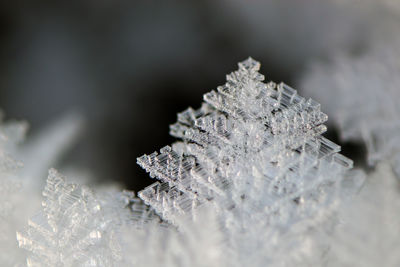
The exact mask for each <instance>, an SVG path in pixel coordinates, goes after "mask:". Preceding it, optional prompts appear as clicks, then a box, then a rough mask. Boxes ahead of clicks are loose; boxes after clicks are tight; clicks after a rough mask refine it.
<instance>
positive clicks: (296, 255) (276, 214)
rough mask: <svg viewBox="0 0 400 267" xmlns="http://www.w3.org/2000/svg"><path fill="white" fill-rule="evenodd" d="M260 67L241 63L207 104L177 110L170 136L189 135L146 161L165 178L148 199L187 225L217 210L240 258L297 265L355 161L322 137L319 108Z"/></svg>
mask: <svg viewBox="0 0 400 267" xmlns="http://www.w3.org/2000/svg"><path fill="white" fill-rule="evenodd" d="M259 68H260V64H259V63H258V62H257V61H255V60H253V59H251V58H249V59H247V60H246V61H243V62H241V63H239V69H238V70H237V71H235V72H233V73H231V74H229V75H228V76H227V83H226V84H225V85H223V86H220V87H218V88H217V91H211V92H210V93H207V94H205V95H204V101H205V103H203V105H202V106H201V108H200V109H198V110H194V109H192V108H189V109H187V110H186V111H184V112H182V113H180V114H178V122H177V123H175V124H173V125H172V126H171V128H170V130H171V131H170V133H171V135H173V136H175V137H177V138H180V139H182V141H180V142H176V143H174V144H173V145H172V146H166V147H164V148H162V149H161V150H160V152H159V153H157V152H154V153H152V154H150V155H143V156H141V157H140V158H138V164H139V165H141V166H142V167H143V168H144V169H146V170H147V171H148V172H149V173H150V175H151V176H152V177H157V178H158V179H160V180H161V182H156V183H154V184H153V185H151V186H149V187H147V188H146V189H144V190H142V191H141V192H139V196H140V197H141V198H142V199H143V200H144V201H145V202H146V203H147V204H149V205H151V206H152V207H153V208H154V209H155V210H156V211H157V212H158V213H159V214H160V215H161V217H162V218H164V219H166V220H168V221H170V222H172V223H173V224H175V225H177V226H178V227H182V224H181V223H180V221H182V218H187V219H188V218H189V219H190V218H194V219H196V218H197V216H199V215H198V214H197V212H198V210H199V208H200V207H204V208H205V209H210V210H212V211H213V212H214V213H215V214H216V217H217V221H218V222H219V225H220V230H221V232H222V235H223V236H224V240H225V246H226V252H225V253H228V254H229V255H231V256H230V259H231V260H232V262H231V263H232V264H237V265H239V266H243V265H251V266H265V265H268V264H271V265H274V266H279V265H280V264H281V265H284V264H290V263H291V264H294V263H295V262H299V261H304V257H307V256H308V255H307V254H312V252H311V249H310V247H307V248H308V249H305V248H304V238H303V237H304V235H302V234H304V233H305V231H308V230H309V229H310V228H313V227H314V228H315V227H317V225H319V224H321V223H322V221H323V220H325V219H326V218H327V217H329V216H328V215H329V213H330V212H331V211H332V210H333V207H334V206H335V205H336V200H337V194H338V192H340V190H338V189H339V188H341V186H342V185H343V183H342V182H343V181H344V177H345V176H344V174H345V173H346V171H347V170H348V169H349V168H351V167H352V161H351V160H349V159H347V158H346V157H344V156H342V155H341V154H339V153H338V152H339V151H340V147H339V146H338V145H336V144H334V143H332V142H331V141H329V140H328V139H326V138H324V137H323V136H321V134H322V133H324V132H325V131H326V127H325V126H324V125H323V123H324V122H325V121H326V120H327V116H326V115H325V114H324V113H322V112H321V111H320V105H319V104H318V103H316V102H315V101H313V100H312V99H308V100H306V99H304V98H303V97H301V96H299V95H298V94H297V92H296V90H294V89H292V88H290V87H289V86H287V85H286V84H284V83H281V84H278V85H277V84H275V83H273V82H269V83H264V82H263V80H264V76H263V75H262V74H260V73H259V72H258V70H259ZM203 220H206V218H203ZM267 240H268V241H267ZM282 240H286V241H283V242H282ZM311 246H312V245H311ZM289 250H290V251H291V256H293V258H292V259H289V258H290V257H287V258H286V259H285V260H283V259H282V255H284V254H285V252H288V251H289ZM239 252H240V253H239ZM285 255H286V254H285ZM309 256H311V255H309ZM313 256H315V255H313ZM311 257H312V256H311Z"/></svg>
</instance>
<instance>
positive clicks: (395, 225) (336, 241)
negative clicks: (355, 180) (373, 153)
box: [325, 162, 400, 267]
mask: <svg viewBox="0 0 400 267" xmlns="http://www.w3.org/2000/svg"><path fill="white" fill-rule="evenodd" d="M399 186H400V184H399V180H398V179H397V178H396V175H395V174H394V173H393V170H392V169H391V167H390V165H389V164H387V163H385V162H381V163H379V164H378V165H377V167H376V170H375V171H374V172H372V173H371V174H370V175H369V177H368V178H367V181H366V183H365V185H364V187H363V188H362V190H361V192H360V194H359V196H358V197H357V198H354V199H353V201H352V203H351V204H350V205H343V206H341V207H340V209H339V210H340V217H341V220H342V223H341V225H340V226H338V227H337V229H336V231H335V232H334V234H333V236H332V237H331V239H332V240H331V245H330V249H329V251H328V253H327V257H326V259H325V262H326V263H327V266H343V267H350V266H351V267H361V266H362V267H369V266H371V267H372V266H388V267H395V266H399V265H400V255H399V253H398V251H399V247H400V244H399V238H400V232H399V225H400V216H399V215H398V211H399V209H400V191H399V189H400V187H399Z"/></svg>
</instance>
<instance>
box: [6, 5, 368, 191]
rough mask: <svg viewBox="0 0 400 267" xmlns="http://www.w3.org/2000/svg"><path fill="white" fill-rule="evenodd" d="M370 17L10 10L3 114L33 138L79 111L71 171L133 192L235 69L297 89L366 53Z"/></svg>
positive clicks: (342, 10) (252, 8) (167, 9)
mask: <svg viewBox="0 0 400 267" xmlns="http://www.w3.org/2000/svg"><path fill="white" fill-rule="evenodd" d="M367 16H368V11H366V10H360V9H359V8H356V9H355V8H349V6H343V5H342V4H337V3H336V1H331V0H329V1H320V0H299V1H290V0H273V1H259V0H258V1H256V0H255V1H239V0H223V1H214V0H202V1H194V0H192V1H189V0H186V1H171V0H164V1H152V0H145V1H132V0H131V1H124V0H113V1H111V0H96V1H95V0H92V1H90V0H70V1H65V2H62V1H50V0H48V1H45V0H36V1H28V0H25V1H24V0H22V1H2V2H1V3H0V59H1V60H0V107H1V108H2V109H3V110H4V111H5V113H6V115H7V118H16V119H26V120H27V121H29V123H30V124H31V132H32V133H35V132H36V131H38V130H39V129H40V128H41V127H43V126H44V125H46V123H48V122H50V121H52V120H56V119H57V117H59V116H61V115H62V114H64V113H66V112H68V111H71V110H77V111H78V112H80V113H82V114H83V115H84V117H86V124H85V125H86V126H85V132H84V134H83V135H82V136H81V139H80V140H79V142H78V144H77V145H76V146H75V147H74V148H73V149H71V151H70V152H69V153H68V155H67V157H66V158H65V161H64V162H67V163H68V164H71V165H73V166H76V167H77V168H84V169H89V170H90V171H91V172H92V174H93V176H94V177H96V179H98V181H99V182H101V181H110V180H113V181H120V182H122V183H124V184H125V185H126V186H127V187H128V188H130V189H134V190H136V191H137V190H140V189H142V188H143V187H144V186H145V185H147V184H149V183H151V182H152V181H151V179H150V178H148V175H147V174H146V173H145V172H144V171H143V170H141V169H140V168H139V167H138V166H137V165H136V157H138V156H140V155H142V154H144V153H151V152H153V151H155V150H158V149H159V148H161V147H162V146H164V145H167V144H170V143H172V142H173V141H174V140H173V139H172V138H171V137H170V136H169V134H168V131H169V129H168V126H169V124H172V123H174V122H175V120H176V113H177V112H180V111H182V110H184V109H186V108H187V107H188V106H192V107H194V108H197V107H199V106H200V104H201V101H202V95H203V94H204V93H206V92H208V91H210V90H212V89H215V88H216V87H217V86H218V85H221V84H223V83H224V81H225V74H227V73H229V72H231V71H233V70H235V69H236V68H237V65H236V64H237V62H238V61H241V60H244V59H245V58H247V57H248V56H252V57H253V58H255V59H257V60H259V61H261V62H262V73H263V74H265V75H266V77H267V79H268V80H269V79H272V80H274V81H277V82H279V81H285V82H286V83H287V84H289V85H291V86H293V87H296V81H297V80H298V78H299V77H300V76H301V75H302V73H303V72H304V71H305V70H306V69H307V66H308V64H310V62H313V61H315V60H329V57H330V55H332V54H333V53H335V51H338V50H340V51H348V52H349V53H358V52H359V51H362V49H363V47H364V46H365V45H364V44H365V38H366V36H367V35H368V28H369V25H368V20H366V19H365V18H366V17H367ZM298 89H299V91H300V92H301V88H298ZM330 135H331V136H332V137H333V138H335V136H337V133H335V132H334V131H332V132H331V133H330ZM336 141H337V142H339V140H337V138H336ZM345 145H346V144H345ZM345 148H346V147H345ZM360 149H361V148H360V147H358V146H354V147H352V145H350V148H348V149H347V151H345V154H346V153H347V154H350V155H352V153H353V154H357V153H360ZM345 150H346V149H345Z"/></svg>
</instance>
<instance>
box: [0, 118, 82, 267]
mask: <svg viewBox="0 0 400 267" xmlns="http://www.w3.org/2000/svg"><path fill="white" fill-rule="evenodd" d="M68 118H69V119H60V120H58V121H57V123H56V125H55V126H56V127H53V128H57V129H58V132H57V131H56V130H55V129H53V130H48V131H47V130H46V131H45V133H43V132H42V133H40V134H39V135H38V138H33V139H32V140H31V141H30V142H28V143H27V144H28V145H27V144H26V143H25V142H22V141H24V139H25V133H26V130H27V123H25V122H16V121H11V122H2V123H1V124H0V193H1V194H0V218H1V223H0V248H1V251H2V253H0V266H17V265H19V264H22V263H23V262H24V261H25V258H26V255H25V254H26V253H25V252H24V251H23V250H20V249H18V243H17V241H16V239H15V232H16V230H17V229H20V228H22V227H23V225H25V222H26V220H27V219H28V218H29V217H30V216H31V215H32V214H33V212H34V210H35V209H37V208H38V205H40V198H39V196H38V195H37V193H38V192H39V191H38V190H37V187H38V185H39V186H40V184H41V180H42V179H41V176H40V175H39V173H40V172H42V171H43V170H44V169H47V168H49V164H50V163H55V162H56V160H57V159H58V158H59V157H60V155H61V154H62V152H63V150H65V147H67V146H68V145H69V144H70V143H71V141H72V140H73V139H74V137H75V136H76V133H77V131H78V128H79V124H77V120H75V119H72V117H68ZM75 118H76V116H75ZM68 129H69V131H68ZM60 130H62V133H61V132H60ZM51 136H53V138H49V137H51ZM43 154H46V155H43ZM17 159H18V160H17ZM27 199H29V201H27Z"/></svg>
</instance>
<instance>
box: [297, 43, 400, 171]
mask: <svg viewBox="0 0 400 267" xmlns="http://www.w3.org/2000/svg"><path fill="white" fill-rule="evenodd" d="M399 44H400V39H396V40H395V41H394V42H389V43H386V42H385V43H383V42H375V45H374V46H373V48H372V49H371V51H369V53H367V54H363V55H361V56H360V57H358V58H351V57H347V56H344V55H341V56H336V57H335V59H334V63H333V64H332V65H325V64H321V63H316V64H315V65H314V66H313V68H311V70H310V72H309V73H308V75H306V77H305V78H304V79H303V81H302V84H303V87H304V90H305V91H304V93H305V94H307V95H310V96H312V97H314V98H316V99H318V100H319V101H321V103H323V106H324V109H325V110H326V111H327V113H328V114H330V116H331V117H332V121H333V122H334V123H335V124H336V125H337V127H338V128H339V130H340V134H341V137H342V139H343V140H352V141H356V142H359V141H360V140H362V141H363V142H364V143H365V144H366V146H367V150H368V163H369V164H370V165H375V164H376V163H377V162H378V161H380V160H384V159H385V160H391V161H393V166H394V167H395V168H396V166H398V162H399V160H400V159H399V152H400V142H399V135H398V133H399V131H400V119H399V113H400V107H399V105H398V100H399V99H400V90H399V84H400V78H399V77H400V75H399V74H400V64H399V61H398V60H397V59H398V57H399V56H400V49H399V47H400V46H399Z"/></svg>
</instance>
